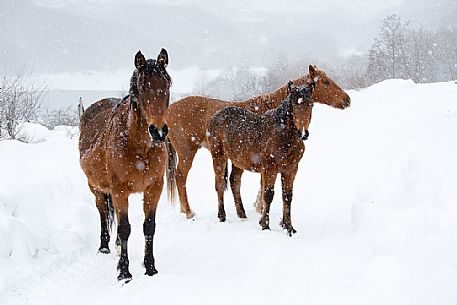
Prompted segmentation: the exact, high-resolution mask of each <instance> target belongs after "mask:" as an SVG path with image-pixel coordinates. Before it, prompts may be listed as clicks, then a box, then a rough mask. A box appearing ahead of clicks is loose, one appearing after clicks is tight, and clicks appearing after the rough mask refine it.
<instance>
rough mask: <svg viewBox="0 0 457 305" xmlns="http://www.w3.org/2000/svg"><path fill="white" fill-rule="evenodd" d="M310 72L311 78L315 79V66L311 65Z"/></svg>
mask: <svg viewBox="0 0 457 305" xmlns="http://www.w3.org/2000/svg"><path fill="white" fill-rule="evenodd" d="M308 70H309V75H311V77H313V78H314V76H315V75H316V69H315V68H314V66H313V65H309V68H308Z"/></svg>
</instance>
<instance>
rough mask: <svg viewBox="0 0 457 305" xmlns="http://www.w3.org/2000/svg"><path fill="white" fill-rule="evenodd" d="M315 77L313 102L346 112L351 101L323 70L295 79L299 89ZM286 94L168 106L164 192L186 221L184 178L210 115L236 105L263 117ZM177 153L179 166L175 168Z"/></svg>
mask: <svg viewBox="0 0 457 305" xmlns="http://www.w3.org/2000/svg"><path fill="white" fill-rule="evenodd" d="M314 78H316V79H317V80H316V88H315V90H314V91H313V95H312V99H313V101H314V102H315V103H321V104H326V105H329V106H331V107H334V108H338V109H345V108H347V107H349V106H350V104H351V99H350V98H349V95H348V94H347V93H346V92H344V90H342V89H341V88H340V87H339V86H338V85H337V84H336V83H335V82H334V81H333V80H332V79H330V77H328V76H327V75H326V74H325V72H324V71H322V70H318V69H316V68H315V67H314V66H311V65H310V66H309V74H308V75H305V76H302V77H300V78H298V79H296V80H294V84H296V85H298V86H300V85H303V84H305V82H306V81H307V80H308V81H309V80H310V79H314ZM287 94H288V89H287V86H283V87H281V88H279V89H277V90H276V91H274V92H272V93H269V94H264V95H260V96H257V97H254V98H251V99H249V100H247V101H244V102H227V101H222V100H217V99H212V98H208V97H202V96H189V97H186V98H183V99H181V100H179V101H177V102H175V103H173V104H171V105H170V107H169V109H168V112H167V116H166V121H167V124H168V126H169V128H170V132H169V134H168V139H169V142H168V143H167V145H168V148H169V156H168V157H169V163H168V164H169V167H168V168H167V174H168V180H167V189H168V197H169V199H170V201H172V202H173V201H174V200H175V197H176V195H175V190H176V187H177V189H178V195H179V199H180V202H181V212H183V213H185V214H186V216H187V218H192V217H193V215H194V214H193V212H192V210H191V209H190V206H189V202H188V199H187V191H186V181H187V175H188V173H189V170H190V168H191V167H192V162H193V160H194V157H195V154H196V153H197V151H198V149H199V148H200V147H202V146H203V147H206V146H207V143H206V139H205V138H206V136H205V132H206V129H207V127H208V123H209V121H210V120H211V119H212V117H213V115H214V114H215V113H216V112H217V111H219V110H221V109H222V108H224V107H227V106H237V107H241V108H243V109H246V110H249V111H252V112H254V113H258V114H262V113H265V112H266V111H268V110H270V109H274V108H277V107H278V106H279V105H280V104H281V103H282V101H283V100H284V99H285V98H286V96H287ZM176 154H177V155H178V164H177V167H176V163H175V162H176V160H175V159H176ZM259 193H260V192H259Z"/></svg>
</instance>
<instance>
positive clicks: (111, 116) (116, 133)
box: [79, 49, 171, 281]
mask: <svg viewBox="0 0 457 305" xmlns="http://www.w3.org/2000/svg"><path fill="white" fill-rule="evenodd" d="M167 64H168V54H167V51H166V50H165V49H162V50H161V52H160V54H159V56H158V58H157V60H151V59H148V60H146V59H145V58H144V56H143V54H141V52H140V51H138V53H137V54H136V56H135V67H136V71H135V72H134V77H132V82H131V86H132V88H131V90H130V91H131V94H130V95H129V96H127V97H126V98H124V99H123V100H122V101H119V99H104V100H101V101H98V102H96V103H95V104H93V105H91V106H90V107H89V108H88V109H87V110H86V111H85V112H84V113H83V115H82V117H81V122H80V129H81V135H80V138H79V151H80V163H81V167H82V169H83V171H84V173H85V174H86V176H87V179H88V182H89V188H90V190H91V191H92V193H93V194H94V195H95V203H96V205H97V208H98V211H99V212H100V220H101V236H100V248H99V251H100V252H101V253H109V252H110V250H109V246H108V244H109V240H110V236H109V226H110V222H111V221H112V217H111V216H110V205H111V204H112V206H113V207H114V211H115V212H116V216H117V220H118V227H117V234H118V242H119V243H120V247H121V254H120V259H119V264H118V269H119V276H118V280H126V281H129V280H130V279H131V278H132V275H131V274H130V272H129V259H128V254H127V240H128V238H129V235H130V223H129V219H128V197H129V195H130V194H132V193H137V192H143V193H144V216H145V218H144V224H143V231H144V236H145V240H146V245H145V253H144V266H145V268H146V274H147V275H154V274H155V273H157V270H156V268H155V264H154V256H153V239H154V233H155V226H156V225H155V214H156V207H157V203H158V201H159V198H160V195H161V193H162V187H163V174H164V172H165V167H166V160H167V152H166V149H165V144H164V143H163V142H164V140H165V137H166V131H167V128H166V125H165V113H166V110H167V108H168V103H169V99H170V85H171V78H170V76H169V75H168V73H167V71H166V70H165V67H166V66H167ZM111 210H112V209H111Z"/></svg>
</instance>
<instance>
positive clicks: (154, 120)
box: [130, 49, 171, 141]
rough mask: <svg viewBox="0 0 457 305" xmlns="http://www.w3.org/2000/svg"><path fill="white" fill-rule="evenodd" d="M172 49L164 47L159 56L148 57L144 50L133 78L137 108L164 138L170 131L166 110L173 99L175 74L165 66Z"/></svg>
mask: <svg viewBox="0 0 457 305" xmlns="http://www.w3.org/2000/svg"><path fill="white" fill-rule="evenodd" d="M167 65H168V53H167V51H166V50H165V49H162V50H161V51H160V53H159V55H158V56H157V59H156V60H153V59H148V60H146V58H145V57H144V55H143V54H142V53H141V51H138V53H137V54H136V55H135V67H136V71H135V73H134V77H133V78H132V82H131V86H132V88H131V90H130V91H131V93H133V94H134V95H135V97H136V101H134V103H137V106H138V107H137V108H138V110H139V111H140V113H141V115H142V116H143V118H144V119H145V121H146V122H147V124H148V126H149V127H148V130H149V133H150V135H151V137H152V138H153V139H154V140H158V141H164V140H165V137H166V136H167V133H168V127H167V125H166V124H165V114H166V110H167V108H168V105H169V101H170V86H171V77H170V76H169V75H168V72H167V70H166V69H165V68H166V67H167Z"/></svg>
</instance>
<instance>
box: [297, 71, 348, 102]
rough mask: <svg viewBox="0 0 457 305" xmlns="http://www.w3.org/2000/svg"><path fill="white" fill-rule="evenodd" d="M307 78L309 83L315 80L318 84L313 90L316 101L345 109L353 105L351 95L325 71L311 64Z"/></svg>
mask: <svg viewBox="0 0 457 305" xmlns="http://www.w3.org/2000/svg"><path fill="white" fill-rule="evenodd" d="M306 79H307V82H308V83H309V82H310V81H314V82H315V84H316V87H315V90H314V91H313V101H314V102H316V103H321V104H327V105H329V106H332V107H334V108H338V109H345V108H348V107H349V106H351V98H350V97H349V95H348V94H347V93H346V92H345V91H344V90H343V89H341V88H340V86H338V85H337V84H336V83H335V81H334V80H332V79H331V78H330V77H328V76H327V74H326V73H325V72H324V71H322V70H319V69H317V68H316V67H315V66H312V65H310V66H309V73H308V75H307V76H306Z"/></svg>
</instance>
